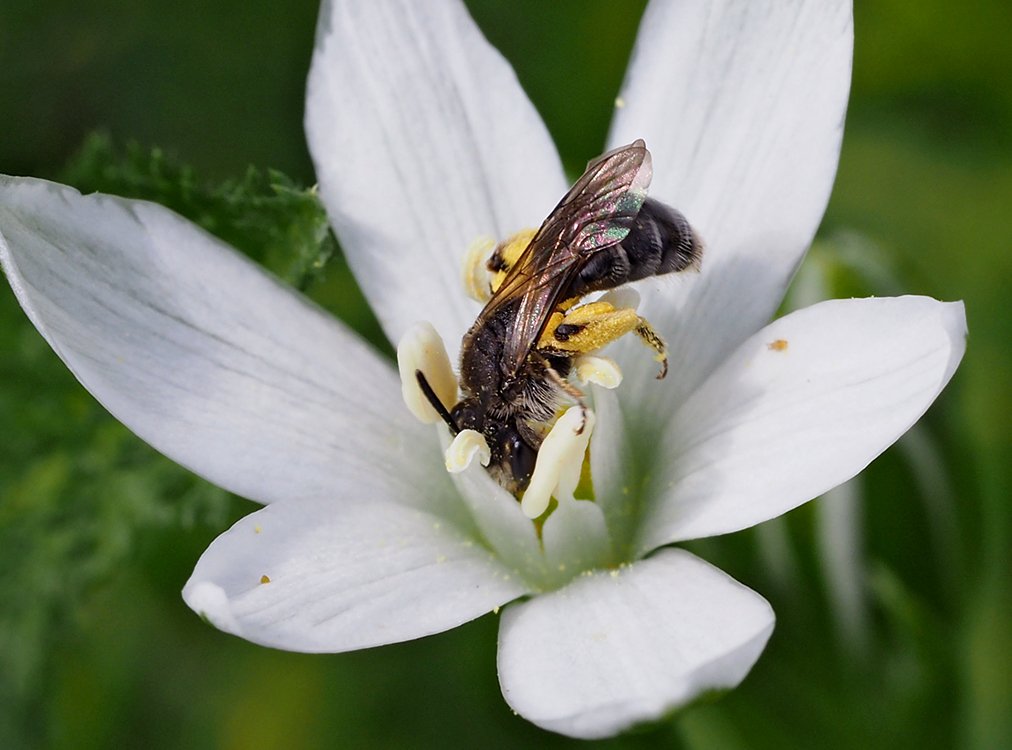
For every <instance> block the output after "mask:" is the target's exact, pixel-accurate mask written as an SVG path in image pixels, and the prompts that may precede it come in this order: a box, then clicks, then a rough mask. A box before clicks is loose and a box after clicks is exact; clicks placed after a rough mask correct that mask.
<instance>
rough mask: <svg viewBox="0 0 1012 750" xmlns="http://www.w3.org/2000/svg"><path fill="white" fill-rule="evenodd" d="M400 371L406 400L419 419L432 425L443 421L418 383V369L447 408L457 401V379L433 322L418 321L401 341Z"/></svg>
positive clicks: (398, 345) (398, 362) (399, 354)
mask: <svg viewBox="0 0 1012 750" xmlns="http://www.w3.org/2000/svg"><path fill="white" fill-rule="evenodd" d="M397 370H398V372H399V373H400V376H401V396H402V397H403V398H404V403H405V404H407V407H408V409H410V410H411V413H412V414H414V415H415V417H416V418H417V419H418V420H419V421H421V422H425V423H426V424H432V423H434V422H439V421H442V420H441V418H440V416H439V414H438V413H437V412H436V410H435V409H433V408H432V404H430V403H429V400H428V399H427V398H426V397H425V393H423V392H422V389H421V387H420V386H419V385H418V378H417V377H416V376H415V373H416V372H417V371H421V372H422V373H423V374H424V375H425V379H426V380H428V381H429V385H431V386H432V390H433V391H434V392H435V394H436V396H437V397H438V398H439V400H440V402H442V404H443V406H445V407H446V408H447V410H449V409H451V408H452V407H453V406H454V404H456V403H457V378H455V377H454V375H453V368H451V367H450V358H449V356H447V354H446V347H445V346H443V340H442V339H441V338H440V337H439V334H438V333H436V329H435V328H433V327H432V324H431V323H427V322H424V321H422V322H420V323H415V324H414V325H413V326H411V328H409V329H408V331H407V333H405V334H404V336H403V337H402V338H401V340H400V342H398V344H397Z"/></svg>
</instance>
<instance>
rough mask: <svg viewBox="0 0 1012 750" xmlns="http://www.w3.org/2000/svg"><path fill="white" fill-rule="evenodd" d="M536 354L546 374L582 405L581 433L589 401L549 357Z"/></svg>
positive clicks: (578, 432)
mask: <svg viewBox="0 0 1012 750" xmlns="http://www.w3.org/2000/svg"><path fill="white" fill-rule="evenodd" d="M535 354H536V355H537V356H538V358H539V359H540V360H541V364H542V365H543V366H544V368H545V375H546V376H547V377H548V379H549V380H551V381H552V382H553V383H554V384H555V385H556V386H557V387H558V388H559V389H560V390H561V391H562V392H563V393H565V394H566V395H567V396H569V397H570V398H572V399H573V400H574V401H575V402H576V404H577V406H579V407H580V414H582V415H583V421H582V422H581V423H580V429H579V430H577V434H578V435H579V434H580V433H581V432H583V426H584V424H586V421H587V402H586V401H584V395H583V391H581V390H580V389H579V388H577V387H576V386H575V385H573V384H572V383H570V382H569V381H568V380H566V379H565V378H564V377H562V375H561V374H560V373H559V371H558V370H556V369H555V368H554V367H552V365H551V363H549V361H548V359H547V358H545V357H544V356H542V355H540V354H537V352H535Z"/></svg>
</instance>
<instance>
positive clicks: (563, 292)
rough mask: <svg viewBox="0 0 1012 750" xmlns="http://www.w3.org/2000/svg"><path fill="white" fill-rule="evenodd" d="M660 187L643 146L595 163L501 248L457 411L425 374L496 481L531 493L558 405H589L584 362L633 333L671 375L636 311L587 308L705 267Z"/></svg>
mask: <svg viewBox="0 0 1012 750" xmlns="http://www.w3.org/2000/svg"><path fill="white" fill-rule="evenodd" d="M650 177H651V162H650V152H649V151H648V150H647V148H646V145H645V144H644V142H643V141H642V140H637V141H635V142H634V143H631V144H629V145H628V146H623V147H621V148H617V149H614V150H613V151H609V152H608V153H606V154H604V155H602V156H600V157H598V158H597V159H595V160H593V161H592V162H590V164H588V166H587V170H586V171H585V172H584V173H583V176H581V177H580V179H578V180H577V181H576V183H575V184H574V185H573V187H572V188H571V189H570V190H569V192H568V193H567V194H566V195H565V197H563V199H562V200H561V201H560V202H559V204H558V205H557V206H556V207H555V209H554V210H553V211H552V213H551V214H550V215H549V216H548V218H547V219H545V221H544V223H543V224H542V225H541V228H540V229H538V230H537V232H536V233H534V234H533V236H530V233H529V232H528V233H521V234H520V235H516V236H515V237H513V238H510V239H509V240H507V241H505V242H503V243H500V245H499V246H498V247H496V248H495V250H494V251H493V252H492V255H491V257H490V258H489V259H488V261H487V263H486V268H487V270H488V272H489V274H490V277H491V279H490V281H489V286H488V301H487V304H486V305H485V308H484V309H483V310H482V311H481V313H480V314H479V315H478V319H477V320H476V321H475V322H474V325H472V326H471V328H470V330H468V332H467V334H465V336H464V339H463V342H462V345H461V356H460V390H461V393H462V398H461V400H460V401H459V402H458V403H457V404H455V405H453V406H452V407H448V406H447V405H445V404H443V403H441V402H440V400H439V398H438V397H437V396H436V394H435V392H434V391H433V389H432V388H431V387H430V385H429V383H428V381H427V379H426V377H425V374H424V373H422V372H421V371H416V373H415V375H416V377H417V379H418V383H419V386H420V387H421V388H422V391H423V392H424V394H425V396H426V398H427V399H428V401H429V402H430V403H431V404H432V406H433V408H434V409H435V410H436V411H437V412H438V413H439V415H440V416H441V417H442V419H443V420H444V421H445V422H446V423H447V425H449V427H450V430H451V431H452V432H453V433H454V435H456V434H458V433H460V432H461V431H463V430H475V431H476V432H478V433H480V434H481V435H482V436H484V438H485V441H486V443H487V444H488V449H489V453H490V456H489V462H488V470H489V472H490V473H491V474H492V476H493V477H494V478H495V479H496V480H497V481H498V482H499V483H500V484H502V485H503V486H504V487H506V488H507V489H508V490H509V491H511V492H513V493H514V494H518V493H520V492H522V491H523V490H524V489H525V488H526V487H527V484H528V483H529V481H530V478H531V475H532V473H533V471H534V466H535V461H536V459H537V455H538V449H539V448H540V446H541V442H542V440H543V439H544V437H545V435H546V433H547V431H548V429H549V427H550V426H551V423H552V420H553V418H554V417H555V415H556V411H557V408H558V406H559V404H560V402H561V401H562V400H563V399H564V398H565V397H566V396H569V397H570V398H572V399H573V400H575V401H576V402H577V403H578V404H580V405H581V407H582V406H583V400H582V396H583V394H582V393H581V392H580V391H579V390H578V389H577V388H576V387H575V386H574V385H573V384H572V383H570V382H569V380H568V378H569V376H570V374H571V372H572V370H573V367H574V362H576V361H578V360H579V358H581V357H584V356H586V355H588V354H590V353H591V352H594V351H596V350H598V349H600V348H601V347H603V346H605V345H606V344H608V343H610V342H611V341H614V340H615V339H617V338H619V337H620V336H623V335H625V334H626V333H630V332H633V333H636V334H637V335H638V336H639V337H640V338H641V339H642V340H643V341H644V342H645V343H646V344H648V345H649V346H650V347H651V348H653V349H654V350H655V352H656V358H657V359H658V361H659V362H660V363H661V370H660V373H659V374H658V378H663V377H664V375H665V374H666V372H667V358H666V351H665V345H664V342H663V340H662V339H661V337H660V336H659V335H658V334H657V333H656V331H654V329H653V327H652V326H651V325H650V324H649V323H648V322H647V321H646V320H645V319H643V318H642V317H640V316H639V315H638V314H637V313H636V310H635V309H633V308H628V307H626V308H621V307H616V306H615V305H613V304H612V303H611V302H609V301H605V300H599V301H594V302H586V303H584V302H583V299H584V297H585V296H586V295H588V294H590V293H592V292H600V291H605V290H610V289H615V288H616V287H619V286H621V285H623V284H626V283H627V282H631V281H637V280H639V279H644V278H647V277H649V276H656V275H661V274H667V273H675V272H678V271H684V270H687V269H698V268H699V263H700V259H701V256H702V250H703V245H702V242H701V241H700V239H699V237H698V236H697V235H696V233H695V232H694V231H693V229H692V227H691V226H690V225H689V223H688V221H687V220H686V218H685V217H684V216H683V215H682V214H681V213H679V212H678V211H676V210H675V209H673V208H671V207H669V206H666V205H664V204H662V203H659V202H658V201H655V200H652V199H649V198H647V193H646V189H647V186H648V185H649V183H650ZM581 303H582V304H581Z"/></svg>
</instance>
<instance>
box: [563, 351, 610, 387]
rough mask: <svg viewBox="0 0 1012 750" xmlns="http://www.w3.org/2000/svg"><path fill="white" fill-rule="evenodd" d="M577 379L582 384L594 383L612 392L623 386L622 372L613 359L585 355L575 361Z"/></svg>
mask: <svg viewBox="0 0 1012 750" xmlns="http://www.w3.org/2000/svg"><path fill="white" fill-rule="evenodd" d="M573 368H574V370H575V372H576V379H577V380H579V381H580V382H581V383H584V384H586V383H593V384H594V385H599V386H601V387H602V388H607V389H609V390H611V389H612V388H618V387H619V385H621V384H622V370H621V369H620V368H619V366H618V363H617V362H616V361H615V360H613V359H612V358H611V357H596V356H594V355H593V354H584V355H583V356H581V357H577V358H576V359H575V360H573Z"/></svg>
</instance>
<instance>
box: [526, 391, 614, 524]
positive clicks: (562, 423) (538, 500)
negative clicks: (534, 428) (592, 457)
mask: <svg viewBox="0 0 1012 750" xmlns="http://www.w3.org/2000/svg"><path fill="white" fill-rule="evenodd" d="M594 421H595V417H594V412H592V411H590V409H584V408H583V407H580V406H574V407H572V408H570V409H569V410H568V411H566V413H565V414H563V415H562V416H561V417H559V420H558V421H557V422H556V423H555V426H554V427H552V429H551V431H550V432H549V433H548V435H547V436H546V437H545V439H544V442H542V443H541V449H540V450H539V451H538V459H537V461H536V462H535V464H534V474H533V475H532V476H531V482H530V484H529V485H528V486H527V491H526V492H524V496H523V499H522V500H521V501H520V509H521V510H522V511H523V512H524V515H526V516H527V517H528V518H537V517H538V516H540V515H541V514H542V513H544V512H545V510H546V509H547V508H548V503H549V501H550V500H551V499H552V495H555V496H556V497H559V498H566V499H570V500H571V499H572V498H573V493H574V492H575V491H576V486H577V485H578V484H579V483H580V472H581V470H582V469H583V457H584V455H585V454H586V452H587V444H588V443H589V442H590V434H591V433H592V432H593V431H594Z"/></svg>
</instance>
